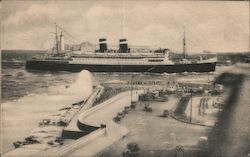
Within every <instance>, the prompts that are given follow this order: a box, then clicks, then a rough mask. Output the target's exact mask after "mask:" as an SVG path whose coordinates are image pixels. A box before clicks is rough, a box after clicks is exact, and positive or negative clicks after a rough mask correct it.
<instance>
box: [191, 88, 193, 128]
mask: <svg viewBox="0 0 250 157" xmlns="http://www.w3.org/2000/svg"><path fill="white" fill-rule="evenodd" d="M190 92H191V104H190V123H191V122H192V107H193V102H192V99H193V89H192V85H191V91H190Z"/></svg>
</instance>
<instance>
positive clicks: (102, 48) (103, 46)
mask: <svg viewBox="0 0 250 157" xmlns="http://www.w3.org/2000/svg"><path fill="white" fill-rule="evenodd" d="M107 50H108V45H107V39H105V38H101V39H99V51H100V52H102V53H104V52H106V51H107Z"/></svg>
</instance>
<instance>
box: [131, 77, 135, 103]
mask: <svg viewBox="0 0 250 157" xmlns="http://www.w3.org/2000/svg"><path fill="white" fill-rule="evenodd" d="M133 78H135V75H133V74H132V76H131V80H130V91H131V99H130V100H131V105H132V102H133V83H132V81H133Z"/></svg>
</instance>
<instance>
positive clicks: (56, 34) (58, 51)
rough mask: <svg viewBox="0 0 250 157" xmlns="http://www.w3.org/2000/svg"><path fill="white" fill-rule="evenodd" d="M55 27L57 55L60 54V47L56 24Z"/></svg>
mask: <svg viewBox="0 0 250 157" xmlns="http://www.w3.org/2000/svg"><path fill="white" fill-rule="evenodd" d="M55 27H56V33H55V34H56V54H57V55H58V54H59V50H58V49H59V47H58V36H57V24H56V23H55Z"/></svg>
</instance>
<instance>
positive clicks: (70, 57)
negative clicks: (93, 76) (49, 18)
mask: <svg viewBox="0 0 250 157" xmlns="http://www.w3.org/2000/svg"><path fill="white" fill-rule="evenodd" d="M55 34H56V35H55V47H54V48H53V50H54V51H53V53H50V54H46V55H44V56H38V57H36V56H35V57H33V58H32V59H31V60H28V61H26V69H27V70H46V71H70V72H79V71H81V70H83V69H85V70H89V71H91V72H150V73H181V72H213V71H215V67H216V61H217V59H216V58H210V59H206V60H202V59H199V60H188V59H187V58H186V54H185V45H186V42H185V33H184V37H183V58H182V59H181V60H179V61H175V62H174V61H172V60H171V59H170V57H169V52H170V50H169V49H156V50H154V51H152V50H148V51H147V52H139V51H138V52H136V51H133V52H132V51H131V49H130V48H129V47H128V44H127V40H126V39H120V40H119V48H118V49H117V50H111V49H108V44H107V39H105V38H102V39H99V49H98V50H95V51H93V52H87V51H86V52H82V51H81V53H79V52H74V51H73V50H71V51H69V50H65V44H64V34H63V31H62V32H61V34H60V35H58V33H57V28H56V33H55ZM58 38H59V39H58Z"/></svg>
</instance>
